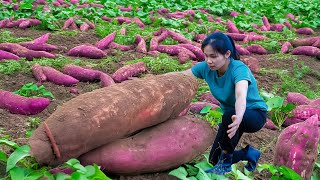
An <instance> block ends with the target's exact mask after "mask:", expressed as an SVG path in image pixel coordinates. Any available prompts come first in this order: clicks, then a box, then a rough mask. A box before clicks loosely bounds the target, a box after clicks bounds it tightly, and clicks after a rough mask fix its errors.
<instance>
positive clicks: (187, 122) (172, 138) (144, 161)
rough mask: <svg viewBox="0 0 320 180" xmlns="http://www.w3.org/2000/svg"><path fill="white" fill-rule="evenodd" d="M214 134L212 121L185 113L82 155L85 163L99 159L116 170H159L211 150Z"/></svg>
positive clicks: (132, 171)
mask: <svg viewBox="0 0 320 180" xmlns="http://www.w3.org/2000/svg"><path fill="white" fill-rule="evenodd" d="M199 132H201V133H199ZM213 137H214V135H213V130H212V129H211V127H210V124H209V123H208V122H206V121H203V120H201V119H198V118H196V117H192V116H182V117H179V118H177V119H172V120H168V121H166V122H163V123H161V124H158V125H156V126H153V127H151V128H146V129H144V130H143V131H141V132H139V133H138V134H136V135H134V136H131V137H128V138H126V139H120V140H117V141H115V142H112V143H110V144H106V145H104V146H102V147H99V148H97V149H95V150H93V151H90V152H88V153H85V154H83V155H82V156H80V158H79V159H80V162H81V164H84V165H87V164H92V163H96V164H98V165H99V166H101V167H102V169H104V170H105V171H107V172H111V173H115V174H142V173H155V172H160V171H165V170H168V169H172V168H176V167H178V166H180V165H182V164H185V163H188V162H189V161H191V160H192V159H193V158H195V157H196V156H197V155H200V154H202V153H204V152H205V151H206V150H207V148H208V147H209V146H210V145H211V142H212V141H213Z"/></svg>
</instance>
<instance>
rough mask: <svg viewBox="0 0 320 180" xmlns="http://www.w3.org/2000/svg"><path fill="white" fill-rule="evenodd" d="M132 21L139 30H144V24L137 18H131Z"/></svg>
mask: <svg viewBox="0 0 320 180" xmlns="http://www.w3.org/2000/svg"><path fill="white" fill-rule="evenodd" d="M133 21H134V22H135V23H136V24H138V26H139V27H140V28H142V29H143V28H144V26H145V25H144V23H143V22H142V21H141V20H140V19H139V18H138V17H134V18H133Z"/></svg>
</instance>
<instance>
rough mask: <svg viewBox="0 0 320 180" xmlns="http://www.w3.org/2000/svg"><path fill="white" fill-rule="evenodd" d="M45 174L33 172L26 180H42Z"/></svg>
mask: <svg viewBox="0 0 320 180" xmlns="http://www.w3.org/2000/svg"><path fill="white" fill-rule="evenodd" d="M43 174H44V173H43V172H39V171H32V172H31V173H30V174H28V176H27V177H26V178H25V179H24V180H36V179H40V178H41V177H42V176H43Z"/></svg>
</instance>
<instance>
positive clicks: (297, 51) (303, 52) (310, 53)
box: [292, 46, 320, 57]
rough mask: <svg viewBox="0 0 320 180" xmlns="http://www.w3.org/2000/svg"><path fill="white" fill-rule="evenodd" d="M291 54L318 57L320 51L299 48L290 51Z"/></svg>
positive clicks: (314, 48) (308, 47) (310, 48)
mask: <svg viewBox="0 0 320 180" xmlns="http://www.w3.org/2000/svg"><path fill="white" fill-rule="evenodd" d="M292 54H294V55H306V56H314V57H320V49H319V48H317V47H313V46H299V47H296V48H294V49H293V50H292Z"/></svg>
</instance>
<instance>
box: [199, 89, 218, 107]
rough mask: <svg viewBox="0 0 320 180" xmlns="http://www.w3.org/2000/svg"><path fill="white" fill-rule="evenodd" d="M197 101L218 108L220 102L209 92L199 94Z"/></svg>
mask: <svg viewBox="0 0 320 180" xmlns="http://www.w3.org/2000/svg"><path fill="white" fill-rule="evenodd" d="M199 100H201V101H206V102H209V103H212V104H215V105H217V106H220V102H219V101H218V100H217V99H216V98H214V97H213V96H212V94H211V93H210V92H207V93H203V94H201V95H200V96H199Z"/></svg>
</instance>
